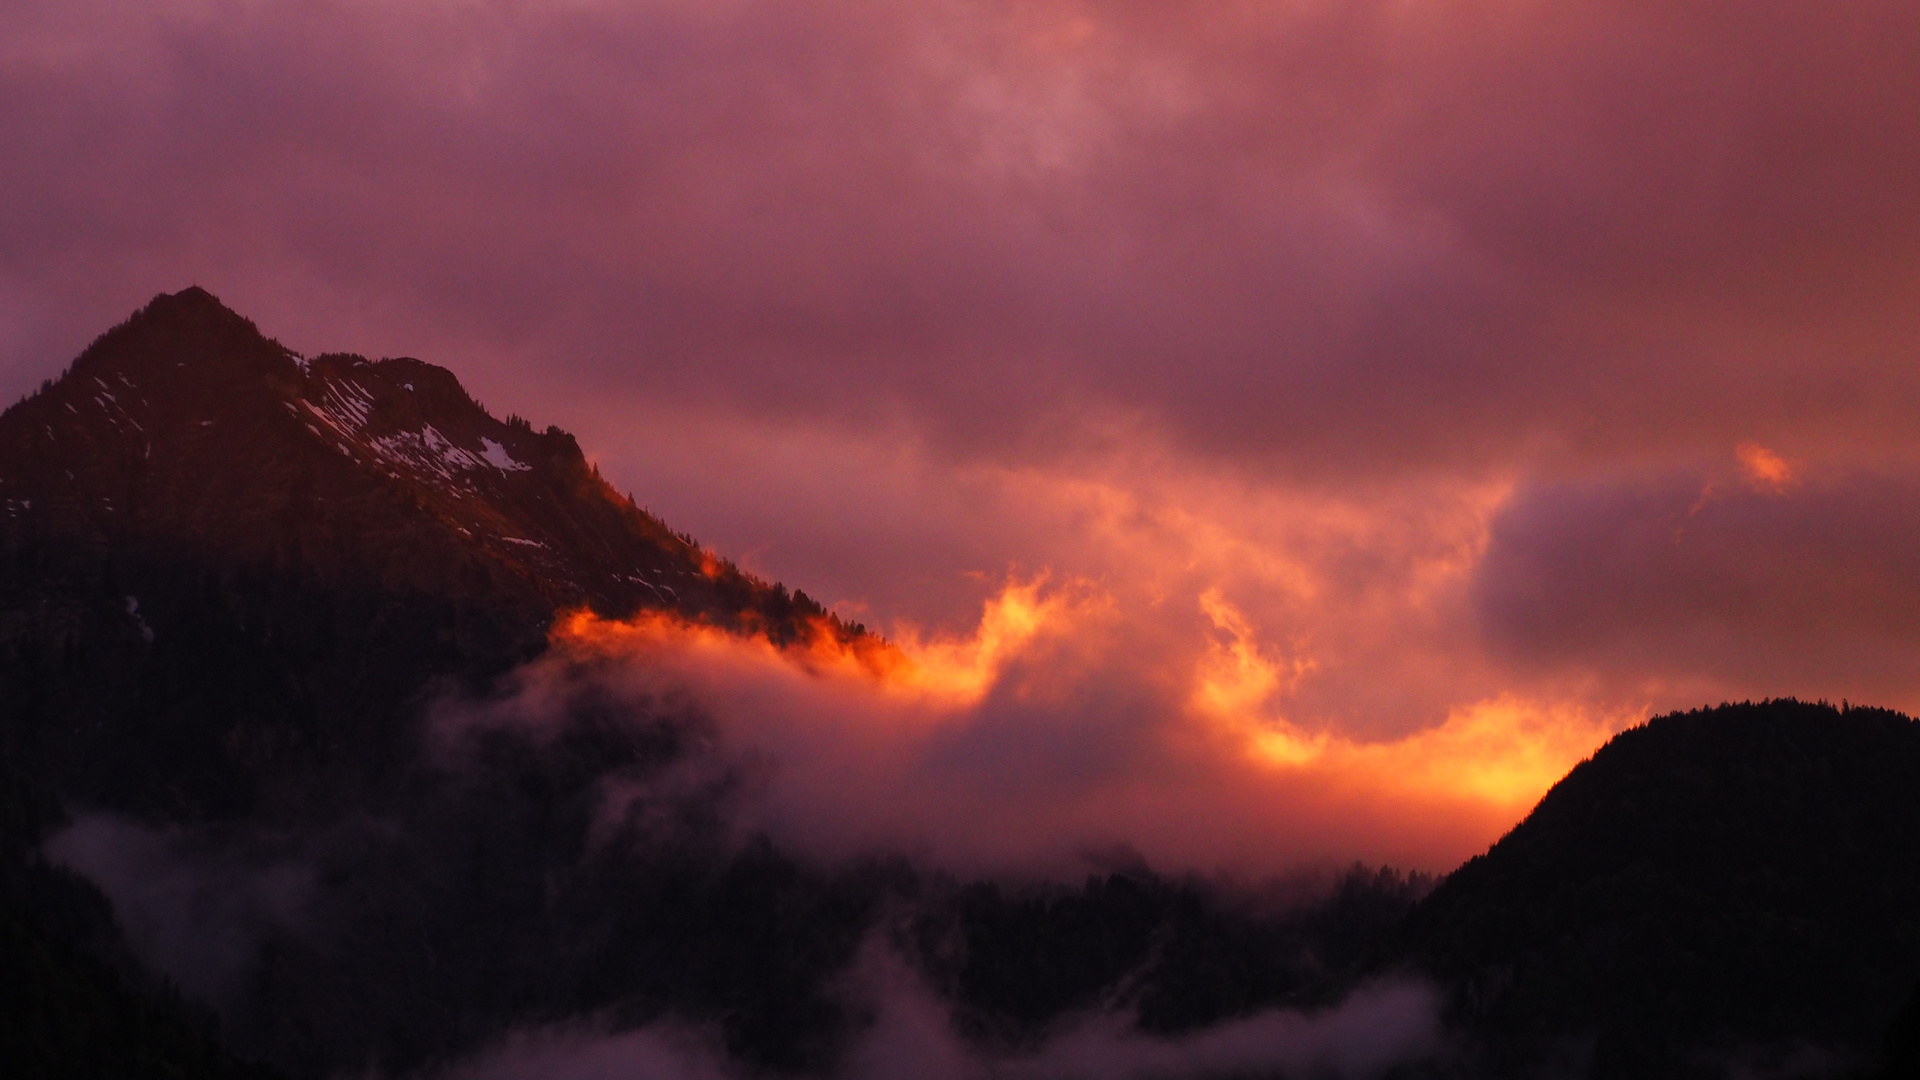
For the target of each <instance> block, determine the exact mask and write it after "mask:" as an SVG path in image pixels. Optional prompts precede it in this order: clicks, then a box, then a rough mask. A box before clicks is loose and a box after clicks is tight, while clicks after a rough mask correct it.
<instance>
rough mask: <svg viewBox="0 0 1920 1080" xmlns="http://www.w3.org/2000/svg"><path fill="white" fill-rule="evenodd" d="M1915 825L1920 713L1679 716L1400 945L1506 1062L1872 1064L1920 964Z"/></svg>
mask: <svg viewBox="0 0 1920 1080" xmlns="http://www.w3.org/2000/svg"><path fill="white" fill-rule="evenodd" d="M1916 838H1920V724H1917V723H1916V722H1915V721H1913V720H1910V719H1908V718H1907V717H1905V716H1901V715H1899V714H1897V713H1893V712H1888V711H1886V710H1881V709H1857V708H1856V709H1850V710H1846V711H1842V710H1840V709H1835V708H1833V707H1830V706H1827V705H1824V704H1820V705H1812V704H1805V703H1801V702H1796V701H1771V702H1765V703H1762V704H1758V705H1755V704H1744V705H1727V706H1722V707H1720V708H1716V709H1709V710H1704V711H1699V712H1693V713H1688V714H1684V715H1680V714H1676V715H1672V716H1664V717H1660V718H1658V719H1655V720H1652V721H1650V722H1648V723H1647V724H1645V725H1643V726H1641V727H1638V728H1634V729H1632V730H1630V731H1627V732H1624V733H1622V734H1621V735H1619V736H1617V737H1615V738H1614V739H1613V740H1612V741H1611V742H1609V743H1608V744H1607V745H1606V746H1605V747H1604V748H1602V749H1601V750H1600V751H1599V752H1598V753H1596V754H1595V755H1594V757H1593V758H1592V759H1591V760H1589V761H1587V762H1585V763H1583V764H1581V765H1580V766H1578V767H1577V768H1575V769H1574V770H1573V771H1572V772H1571V773H1570V774H1569V775H1568V776H1567V777H1566V778H1565V779H1564V780H1562V781H1561V782H1560V783H1559V784H1557V785H1556V786H1555V787H1554V788H1553V790H1552V791H1550V792H1549V793H1548V794H1547V796H1546V797H1545V798H1544V799H1542V800H1541V802H1540V804H1539V806H1538V807H1536V808H1535V809H1534V811H1533V812H1532V813H1531V814H1530V815H1528V817H1527V819H1526V820H1525V821H1524V822H1522V823H1521V824H1520V825H1519V826H1517V827H1515V828H1514V830H1513V831H1512V832H1511V833H1509V834H1508V835H1507V836H1506V837H1505V838H1504V839H1502V840H1501V841H1500V842H1499V843H1498V844H1496V845H1494V847H1493V848H1492V849H1491V850H1490V851H1488V852H1487V854H1485V855H1483V856H1480V857H1478V858H1475V859H1473V860H1471V861H1470V862H1468V863H1467V864H1466V865H1464V866H1462V867H1461V868H1460V869H1458V870H1457V871H1455V872H1454V873H1453V874H1452V875H1451V876H1450V877H1448V878H1447V880H1446V881H1445V882H1444V883H1443V884H1442V885H1441V886H1440V888H1438V889H1437V890H1435V892H1434V893H1433V895H1432V896H1431V897H1429V898H1428V899H1427V900H1426V901H1425V902H1424V903H1423V904H1421V905H1420V906H1419V907H1418V908H1417V909H1416V910H1415V912H1414V913H1413V915H1412V916H1411V917H1410V918H1409V920H1408V922H1407V924H1406V925H1405V926H1404V927H1403V928H1402V947H1403V948H1404V950H1405V953H1404V955H1406V956H1408V957H1410V958H1411V959H1412V960H1414V961H1415V962H1417V963H1418V964H1419V965H1420V966H1422V967H1424V968H1426V969H1427V970H1429V971H1431V972H1434V973H1435V974H1437V975H1439V976H1441V977H1442V978H1444V979H1446V980H1448V981H1449V982H1451V983H1453V984H1454V985H1455V986H1456V987H1457V988H1458V991H1459V992H1458V996H1457V998H1456V1019H1458V1020H1460V1021H1461V1022H1463V1023H1464V1024H1466V1025H1467V1027H1468V1028H1469V1029H1471V1030H1473V1031H1475V1032H1477V1033H1479V1035H1480V1036H1481V1037H1482V1038H1483V1039H1484V1040H1485V1042H1486V1045H1487V1047H1488V1050H1489V1055H1490V1057H1489V1060H1488V1062H1487V1063H1486V1064H1487V1067H1488V1068H1489V1070H1490V1071H1491V1072H1492V1073H1493V1074H1495V1075H1513V1076H1520V1075H1535V1074H1537V1072H1538V1071H1539V1070H1540V1069H1542V1068H1544V1067H1546V1066H1547V1065H1548V1064H1549V1063H1552V1062H1558V1065H1559V1066H1561V1067H1564V1068H1565V1069H1566V1070H1567V1071H1568V1072H1570V1074H1572V1075H1590V1076H1593V1077H1596V1078H1599V1077H1659V1076H1689V1075H1700V1076H1719V1075H1725V1074H1726V1073H1727V1072H1728V1070H1729V1069H1730V1068H1734V1067H1735V1066H1739V1067H1742V1068H1748V1069H1760V1070H1761V1071H1765V1069H1764V1068H1763V1066H1769V1065H1770V1066H1772V1067H1782V1066H1784V1065H1786V1064H1789V1063H1791V1061H1792V1060H1794V1059H1795V1056H1796V1055H1798V1056H1799V1060H1801V1062H1802V1064H1809V1063H1812V1062H1814V1061H1816V1060H1818V1059H1819V1057H1820V1054H1821V1053H1822V1052H1823V1051H1831V1052H1833V1053H1834V1054H1837V1055H1838V1058H1839V1059H1844V1058H1847V1057H1849V1056H1850V1057H1852V1058H1854V1059H1856V1060H1860V1061H1866V1060H1870V1059H1871V1058H1872V1056H1873V1055H1874V1053H1875V1052H1876V1051H1877V1049H1878V1045H1879V1041H1880V1039H1881V1036H1882V1033H1883V1032H1884V1031H1886V1029H1887V1025H1888V1024H1889V1022H1890V1021H1891V1020H1892V1018H1893V1016H1894V1013H1895V1011H1896V1010H1897V1009H1898V1008H1899V1006H1900V1005H1901V1003H1902V1001H1903V1000H1904V999H1905V998H1906V996H1907V994H1908V992H1909V991H1910V990H1911V988H1912V987H1913V985H1914V982H1915V979H1916V977H1920V841H1917V839H1916ZM1589 1070H1590V1071H1589ZM1736 1071H1737V1070H1736Z"/></svg>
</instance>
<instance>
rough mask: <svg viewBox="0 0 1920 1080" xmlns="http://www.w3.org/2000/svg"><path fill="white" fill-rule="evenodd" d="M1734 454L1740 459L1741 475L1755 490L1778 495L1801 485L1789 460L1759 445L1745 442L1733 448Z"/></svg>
mask: <svg viewBox="0 0 1920 1080" xmlns="http://www.w3.org/2000/svg"><path fill="white" fill-rule="evenodd" d="M1733 454H1734V457H1735V458H1737V459H1739V462H1740V474H1741V475H1742V476H1743V477H1745V478H1746V481H1747V483H1748V484H1751V485H1752V486H1753V487H1754V489H1755V490H1758V491H1766V492H1771V493H1773V494H1776V495H1777V494H1780V493H1782V492H1786V491H1790V490H1792V489H1793V488H1794V487H1795V486H1796V485H1798V484H1799V483H1800V477H1799V475H1798V474H1797V473H1795V472H1794V469H1793V466H1792V465H1789V464H1788V463H1787V459H1785V458H1783V457H1781V456H1780V455H1779V454H1776V453H1774V452H1773V451H1771V450H1769V449H1767V448H1766V447H1764V446H1761V445H1760V444H1759V443H1753V442H1743V443H1741V444H1740V445H1739V446H1736V447H1734V448H1733Z"/></svg>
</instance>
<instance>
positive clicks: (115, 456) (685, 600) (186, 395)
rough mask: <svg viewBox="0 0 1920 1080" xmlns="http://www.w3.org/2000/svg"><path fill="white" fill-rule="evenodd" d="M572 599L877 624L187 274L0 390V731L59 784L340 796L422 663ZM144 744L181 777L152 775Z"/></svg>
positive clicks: (87, 797) (860, 632)
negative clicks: (711, 548)
mask: <svg viewBox="0 0 1920 1080" xmlns="http://www.w3.org/2000/svg"><path fill="white" fill-rule="evenodd" d="M579 609H586V610H591V611H593V612H595V613H596V614H599V615H602V616H605V617H609V618H621V617H628V616H631V615H633V614H635V613H636V612H639V611H644V610H658V611H667V612H672V613H674V614H676V615H677V616H679V617H682V618H685V619H688V620H690V621H695V622H701V623H708V624H713V625H717V626H720V627H724V628H727V629H730V630H735V631H752V632H756V633H763V634H765V635H766V636H767V637H768V638H769V639H771V640H773V641H774V642H775V643H776V644H786V643H791V642H794V641H799V640H807V639H811V638H812V637H815V636H817V635H821V634H825V635H829V636H831V637H833V638H835V639H837V640H840V641H842V642H848V643H862V642H867V641H870V640H871V639H870V638H869V637H868V635H867V634H866V632H865V629H864V627H860V626H859V625H857V624H848V623H846V622H844V621H842V620H840V619H838V618H837V617H835V616H834V615H832V614H831V613H830V612H828V611H826V609H825V608H824V607H822V606H821V605H820V604H818V603H817V602H815V601H813V600H812V599H811V598H809V597H807V595H806V594H805V593H804V592H795V593H789V592H788V591H787V590H786V589H785V587H783V586H779V585H774V584H769V583H767V582H764V581H762V580H760V579H758V578H755V577H753V576H752V575H749V574H746V573H744V572H742V571H741V570H739V569H738V568H737V567H736V566H734V565H733V564H732V563H730V562H728V561H726V560H724V559H721V558H718V557H716V556H714V555H713V554H712V553H710V552H708V551H706V550H705V549H703V548H700V547H699V546H698V545H696V544H694V543H693V542H692V541H691V540H690V538H688V537H686V536H684V535H681V534H676V533H675V532H673V530H671V529H669V528H667V526H666V525H665V524H663V523H662V522H660V521H659V520H658V519H657V518H654V517H653V516H652V515H651V514H648V513H647V512H645V511H643V510H641V509H640V508H639V507H637V506H636V505H635V504H634V503H633V501H632V500H631V499H630V498H627V497H624V496H621V495H619V494H618V493H616V492H615V491H614V490H613V488H612V487H611V485H609V484H608V483H607V482H606V481H605V480H604V479H603V478H601V477H600V476H599V474H598V471H597V469H596V468H594V467H593V466H592V465H590V464H589V463H588V462H587V460H586V458H585V456H584V455H583V454H582V453H581V451H580V448H579V445H578V443H577V442H576V441H575V440H574V438H573V437H572V436H571V435H568V434H567V433H565V432H563V431H561V430H560V429H559V428H557V427H549V428H548V429H546V430H545V431H544V432H537V431H535V430H533V428H532V427H531V425H529V424H527V423H526V422H524V421H521V420H519V419H518V418H510V419H508V420H499V419H496V418H495V417H493V416H491V415H490V414H488V413H487V412H486V411H485V410H484V409H483V408H481V407H480V406H479V405H478V404H477V403H475V402H474V401H473V400H472V398H471V397H470V396H468V395H467V394H466V392H465V391H464V389H463V388H462V387H461V386H460V384H459V382H458V380H457V379H456V378H455V377H454V376H453V375H452V373H451V372H448V371H446V370H444V369H441V368H438V367H434V366H433V365H430V364H426V363H423V362H421V361H418V360H413V359H406V358H402V359H388V360H378V361H373V360H367V359H365V358H363V357H359V356H354V355H351V354H323V355H320V356H316V357H314V358H312V359H307V358H304V357H301V356H299V355H298V354H296V353H294V352H292V351H291V350H289V349H287V348H286V347H285V346H283V345H281V344H280V343H279V342H277V341H274V340H272V339H270V338H268V337H266V336H265V335H263V334H261V333H260V332H259V330H258V328H257V327H255V326H254V324H253V323H252V322H250V321H248V320H247V319H245V318H243V317H241V316H239V315H238V314H236V313H234V312H232V311H231V310H229V309H228V308H226V307H225V306H224V305H222V304H221V303H220V302H219V301H218V300H217V299H216V298H214V297H213V296H212V295H211V294H210V293H207V292H206V291H205V290H202V289H199V288H192V289H187V290H183V291H181V292H179V293H174V294H163V295H161V296H159V297H156V298H155V299H154V300H153V301H152V302H151V303H149V304H148V305H146V306H145V307H143V308H142V309H141V310H140V311H138V312H136V313H135V314H134V315H133V316H132V317H131V318H129V319H128V320H126V321H125V322H123V323H121V324H120V325H119V326H116V327H114V328H113V329H111V330H109V331H108V332H107V333H105V334H103V335H101V337H100V338H99V339H97V340H96V341H95V342H94V343H93V344H92V345H90V346H88V348H87V349H86V350H85V351H83V352H82V353H81V354H80V356H79V357H78V358H77V359H76V360H75V361H74V362H73V363H72V364H71V365H70V366H69V367H68V369H67V370H66V371H65V372H64V373H63V374H62V375H61V376H60V377H59V378H58V379H54V380H49V381H48V382H47V383H46V384H44V385H43V386H42V387H41V388H40V390H39V391H37V392H36V393H34V394H32V395H30V396H29V397H28V398H26V399H24V400H23V401H21V402H19V403H18V404H16V405H14V406H13V407H11V408H9V409H7V410H6V411H5V412H4V413H0V659H4V660H6V661H7V663H6V664H5V670H4V672H0V694H5V695H6V700H5V701H4V702H0V710H5V711H7V712H9V713H12V714H13V716H12V722H10V723H8V724H6V725H5V727H6V732H5V733H4V735H0V737H4V738H7V739H9V740H11V741H12V743H13V745H12V746H11V747H10V749H11V750H12V751H13V752H15V753H17V754H20V755H22V756H24V757H25V758H26V759H29V760H45V761H48V762H49V763H50V766H51V767H50V773H51V775H54V776H57V777H59V778H60V783H61V784H62V786H63V790H62V791H61V792H60V794H61V795H62V796H63V797H65V798H68V799H72V800H77V801H79V802H81V803H85V804H92V805H105V806H110V807H115V808H118V809H124V810H130V811H144V810H155V811H159V810H160V809H161V808H162V807H166V808H167V809H165V811H164V812H165V814H166V815H168V816H173V815H176V814H179V813H182V812H185V813H188V814H189V816H207V815H211V816H216V817H217V816H221V815H223V814H230V813H250V812H252V810H253V809H254V808H255V807H257V806H258V805H259V803H260V800H261V799H262V798H269V799H277V800H278V801H279V802H281V803H282V804H284V806H285V807H286V808H287V809H289V810H291V809H292V808H293V807H294V806H295V805H296V804H298V803H299V802H301V801H302V800H308V799H316V798H320V799H324V798H329V797H346V796H333V795H330V794H329V793H328V792H326V791H323V790H321V789H320V788H319V787H317V786H316V785H315V784H314V783H309V782H308V781H309V780H310V779H311V778H312V777H313V776H314V775H315V768H316V767H318V766H319V765H320V764H321V763H322V762H324V761H327V760H334V761H347V762H353V763H355V764H356V767H364V769H363V771H367V772H370V773H380V772H382V771H383V770H390V769H391V768H394V767H397V765H398V763H399V762H401V761H402V760H404V758H405V755H406V753H407V752H408V746H407V739H408V737H409V736H408V731H409V726H410V724H411V722H412V721H411V717H412V714H413V713H414V712H415V711H416V710H417V706H418V702H419V701H420V699H421V695H423V694H427V693H431V692H432V685H431V684H433V683H434V681H435V680H441V679H452V680H454V681H456V682H458V683H462V684H464V685H466V686H468V687H470V688H473V689H474V690H476V691H481V690H484V689H485V687H486V686H487V684H488V682H489V681H490V680H491V679H493V678H495V677H497V676H499V675H500V674H503V673H504V672H506V671H508V670H510V669H512V668H513V667H514V666H516V665H518V664H520V663H523V662H525V661H527V660H528V659H530V658H532V657H533V656H535V655H537V654H539V653H540V652H541V651H542V650H543V649H545V648H546V645H547V635H548V630H549V627H550V626H551V625H552V624H553V622H554V620H555V618H556V617H557V616H558V615H559V614H561V613H563V612H565V611H568V610H579ZM76 667H77V668H80V669H83V670H85V671H87V672H88V673H89V674H88V676H87V677H86V678H84V679H79V680H76V679H74V678H72V677H71V675H72V672H71V670H70V669H73V668H76ZM109 733H113V737H111V738H109V737H108V735H109ZM154 755H157V758H155V760H159V761H163V762H170V763H171V764H172V765H173V766H174V768H173V770H172V771H173V773H174V774H175V775H177V776H185V777H190V778H192V779H191V781H190V782H187V783H185V784H182V783H175V782H170V783H169V784H168V785H164V787H165V789H164V790H161V789H157V788H156V785H155V781H154V780H153V775H154V773H155V771H156V770H154V769H152V768H150V767H149V764H150V762H149V757H150V756H154ZM189 758H191V759H193V760H191V761H189V760H187V759H189ZM329 783H331V781H330V782H329Z"/></svg>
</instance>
